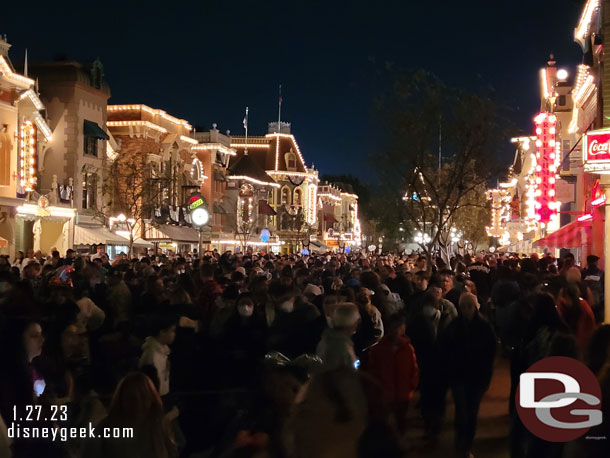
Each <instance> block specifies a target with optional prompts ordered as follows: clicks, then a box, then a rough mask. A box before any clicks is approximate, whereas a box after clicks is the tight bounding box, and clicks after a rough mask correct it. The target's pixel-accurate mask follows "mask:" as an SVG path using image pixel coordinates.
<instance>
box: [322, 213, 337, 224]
mask: <svg viewBox="0 0 610 458" xmlns="http://www.w3.org/2000/svg"><path fill="white" fill-rule="evenodd" d="M324 222H326V223H333V224H334V223H338V221H337V219H336V218H335V216H334V215H331V214H330V213H324Z"/></svg>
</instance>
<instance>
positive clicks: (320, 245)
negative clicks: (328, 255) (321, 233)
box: [309, 240, 330, 252]
mask: <svg viewBox="0 0 610 458" xmlns="http://www.w3.org/2000/svg"><path fill="white" fill-rule="evenodd" d="M309 250H310V251H316V252H327V251H330V247H329V246H328V245H326V244H325V243H324V242H321V241H320V240H315V241H311V242H310V243H309Z"/></svg>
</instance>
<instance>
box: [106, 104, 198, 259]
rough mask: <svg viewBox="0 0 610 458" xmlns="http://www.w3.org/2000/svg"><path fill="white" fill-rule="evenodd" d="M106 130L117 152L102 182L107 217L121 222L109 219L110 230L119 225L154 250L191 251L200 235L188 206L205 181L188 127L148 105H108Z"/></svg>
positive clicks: (190, 130)
mask: <svg viewBox="0 0 610 458" xmlns="http://www.w3.org/2000/svg"><path fill="white" fill-rule="evenodd" d="M107 125H108V129H109V131H110V132H111V134H112V136H113V138H114V139H115V140H116V143H117V150H116V152H115V153H114V154H115V158H114V161H113V168H112V173H111V174H110V176H108V177H107V179H106V183H107V184H109V186H108V187H107V190H106V193H105V194H106V199H107V202H108V203H109V204H108V207H109V208H107V209H106V213H107V214H108V215H113V216H112V218H118V217H119V216H120V215H123V217H121V219H122V220H124V221H119V220H116V219H113V220H112V221H111V226H112V225H113V224H116V225H117V226H123V227H121V228H120V230H121V233H123V232H124V231H125V230H127V234H125V235H127V236H129V231H134V236H135V238H136V239H143V240H144V241H145V242H140V243H142V244H143V245H146V244H147V243H146V242H148V243H154V245H155V247H156V248H157V249H162V250H171V251H173V252H179V251H190V250H192V249H194V248H195V247H196V246H197V244H198V241H199V234H198V233H197V231H195V230H194V229H193V228H192V227H191V225H190V220H189V214H188V211H187V209H186V203H187V200H188V198H189V196H190V195H191V194H192V193H193V192H201V190H202V186H204V184H205V182H206V180H207V179H208V177H207V175H206V174H205V167H204V165H203V163H202V162H201V161H200V159H199V158H198V157H197V153H196V152H195V151H194V150H193V147H194V146H195V145H197V144H198V141H197V140H196V139H195V138H193V136H192V130H193V129H192V126H191V125H190V124H189V123H188V122H187V121H185V120H183V119H179V118H176V117H174V116H171V115H169V114H167V113H166V112H165V111H163V110H159V109H155V108H151V107H148V106H146V105H110V106H108V122H107ZM208 167H209V164H208ZM112 180H115V182H114V184H113V181H112ZM129 220H131V221H132V222H131V223H129V224H125V221H129ZM125 226H126V227H125ZM122 235H123V234H122ZM206 242H209V240H206Z"/></svg>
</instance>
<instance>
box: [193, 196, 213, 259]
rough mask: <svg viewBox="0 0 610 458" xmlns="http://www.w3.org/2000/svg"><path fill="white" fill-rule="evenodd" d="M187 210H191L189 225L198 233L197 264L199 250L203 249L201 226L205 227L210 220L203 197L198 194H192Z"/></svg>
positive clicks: (199, 255) (199, 254)
mask: <svg viewBox="0 0 610 458" xmlns="http://www.w3.org/2000/svg"><path fill="white" fill-rule="evenodd" d="M189 209H190V210H191V224H192V225H193V229H195V230H196V231H197V232H198V233H199V237H198V246H197V256H198V257H199V262H201V259H202V256H201V250H202V248H203V226H205V225H206V224H207V223H208V221H209V220H210V213H209V212H208V211H207V210H206V209H205V207H204V200H203V197H201V195H199V194H194V195H193V197H191V198H190V199H189Z"/></svg>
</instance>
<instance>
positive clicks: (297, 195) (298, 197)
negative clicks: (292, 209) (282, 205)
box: [292, 188, 303, 206]
mask: <svg viewBox="0 0 610 458" xmlns="http://www.w3.org/2000/svg"><path fill="white" fill-rule="evenodd" d="M292 202H293V204H294V205H299V206H300V205H303V199H302V193H301V189H300V188H295V189H294V198H293V200H292Z"/></svg>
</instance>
